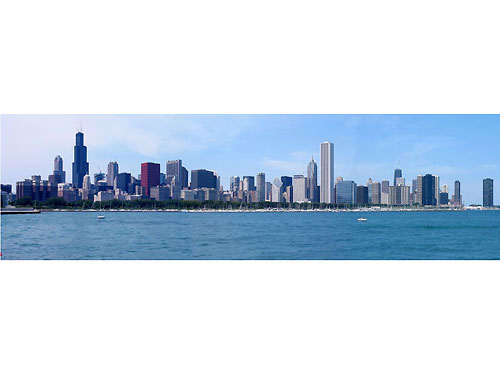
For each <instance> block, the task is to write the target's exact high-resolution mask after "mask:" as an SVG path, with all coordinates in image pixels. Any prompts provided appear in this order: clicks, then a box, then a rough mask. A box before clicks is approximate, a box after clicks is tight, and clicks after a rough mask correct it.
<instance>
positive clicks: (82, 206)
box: [13, 197, 461, 211]
mask: <svg viewBox="0 0 500 375" xmlns="http://www.w3.org/2000/svg"><path fill="white" fill-rule="evenodd" d="M13 205H14V206H15V207H16V208H34V209H38V210H61V209H63V210H78V211H81V210H273V209H274V210H304V211H307V210H343V209H345V210H359V209H371V210H377V209H380V210H397V211H401V210H424V209H425V210H433V211H436V210H443V211H449V210H460V209H461V208H452V207H450V206H443V207H428V208H426V207H422V206H418V205H413V206H393V207H391V206H384V205H348V204H338V205H337V204H326V203H310V202H304V203H277V202H255V203H240V202H233V201H227V202H225V201H204V202H201V201H187V200H167V201H156V200H150V199H147V200H146V199H139V200H132V201H123V200H116V199H115V200H110V201H104V202H95V201H89V200H79V201H75V202H66V201H65V200H64V199H62V198H59V197H57V198H50V199H48V200H47V201H44V202H40V201H32V200H31V199H29V198H21V199H19V200H17V201H16V202H14V204H13Z"/></svg>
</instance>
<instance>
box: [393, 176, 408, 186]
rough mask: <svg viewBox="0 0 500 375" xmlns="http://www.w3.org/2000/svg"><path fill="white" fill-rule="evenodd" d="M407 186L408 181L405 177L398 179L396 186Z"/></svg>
mask: <svg viewBox="0 0 500 375" xmlns="http://www.w3.org/2000/svg"><path fill="white" fill-rule="evenodd" d="M405 185H406V180H405V178H404V177H398V178H396V184H395V185H394V186H405Z"/></svg>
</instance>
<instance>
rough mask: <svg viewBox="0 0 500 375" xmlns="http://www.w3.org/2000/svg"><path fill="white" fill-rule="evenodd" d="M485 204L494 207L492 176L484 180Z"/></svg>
mask: <svg viewBox="0 0 500 375" xmlns="http://www.w3.org/2000/svg"><path fill="white" fill-rule="evenodd" d="M483 206H484V207H493V180H492V179H491V178H486V179H484V180H483Z"/></svg>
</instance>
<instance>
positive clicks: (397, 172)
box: [394, 168, 403, 186]
mask: <svg viewBox="0 0 500 375" xmlns="http://www.w3.org/2000/svg"><path fill="white" fill-rule="evenodd" d="M400 177H403V172H402V171H401V169H399V168H396V169H395V170H394V186H396V180H397V179H398V178H400Z"/></svg>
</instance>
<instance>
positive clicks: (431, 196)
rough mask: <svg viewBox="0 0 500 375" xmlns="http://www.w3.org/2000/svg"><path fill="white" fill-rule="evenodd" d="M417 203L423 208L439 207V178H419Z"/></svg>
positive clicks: (429, 175) (431, 176)
mask: <svg viewBox="0 0 500 375" xmlns="http://www.w3.org/2000/svg"><path fill="white" fill-rule="evenodd" d="M417 196H418V198H417V203H419V204H421V205H423V206H438V205H439V176H434V175H431V174H426V175H425V176H418V177H417Z"/></svg>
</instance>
